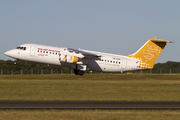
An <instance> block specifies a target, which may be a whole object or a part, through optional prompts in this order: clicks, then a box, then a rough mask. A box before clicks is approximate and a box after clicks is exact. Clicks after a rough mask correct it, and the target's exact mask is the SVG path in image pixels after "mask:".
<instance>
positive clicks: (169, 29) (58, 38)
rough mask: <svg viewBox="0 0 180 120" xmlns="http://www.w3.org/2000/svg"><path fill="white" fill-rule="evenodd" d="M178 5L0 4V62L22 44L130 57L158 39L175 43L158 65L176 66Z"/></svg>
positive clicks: (157, 0)
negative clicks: (171, 63) (168, 62)
mask: <svg viewBox="0 0 180 120" xmlns="http://www.w3.org/2000/svg"><path fill="white" fill-rule="evenodd" d="M179 6H180V1H179V0H166V1H165V0H0V43H1V44H0V59H2V60H8V59H10V58H9V57H6V56H5V55H4V52H5V51H7V50H10V49H13V48H15V47H16V46H18V45H20V44H24V43H36V44H43V45H50V46H58V47H71V48H75V49H78V48H82V49H87V50H94V51H101V52H107V53H113V54H120V55H129V54H131V53H134V52H135V51H136V50H137V49H138V48H140V47H141V46H142V45H143V44H144V43H145V42H146V41H147V40H148V39H149V38H153V37H156V38H160V39H165V40H168V41H173V42H174V43H173V44H168V45H167V46H166V48H165V50H164V51H163V52H162V54H161V55H160V57H159V58H158V60H157V62H161V63H162V62H166V61H178V62H180V55H178V54H177V52H178V51H179V50H180V48H179V45H180V40H179V38H180V37H179V36H180V34H179V33H180V15H179V11H180V7H179ZM157 62H156V63H157Z"/></svg>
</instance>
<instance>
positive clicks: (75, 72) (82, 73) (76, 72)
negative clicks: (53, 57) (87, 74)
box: [74, 69, 84, 76]
mask: <svg viewBox="0 0 180 120" xmlns="http://www.w3.org/2000/svg"><path fill="white" fill-rule="evenodd" d="M74 74H75V75H80V76H82V75H84V71H81V70H76V69H74Z"/></svg>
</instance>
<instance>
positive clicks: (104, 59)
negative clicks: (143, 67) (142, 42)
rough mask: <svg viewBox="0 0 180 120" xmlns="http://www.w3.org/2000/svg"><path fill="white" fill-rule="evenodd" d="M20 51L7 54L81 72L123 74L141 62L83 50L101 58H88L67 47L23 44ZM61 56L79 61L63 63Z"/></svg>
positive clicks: (134, 68)
mask: <svg viewBox="0 0 180 120" xmlns="http://www.w3.org/2000/svg"><path fill="white" fill-rule="evenodd" d="M20 47H22V48H20V49H13V50H10V51H7V52H6V53H5V54H6V55H7V56H10V57H12V58H14V59H19V60H24V61H31V62H38V63H45V64H53V65H61V66H63V67H71V68H73V69H79V70H83V71H86V70H93V71H102V72H122V71H129V70H136V68H138V66H139V62H140V60H138V59H134V58H130V57H127V56H122V55H115V54H108V53H102V52H95V51H88V50H83V51H85V52H88V53H93V54H97V55H99V56H100V57H98V58H95V57H89V58H88V57H87V56H84V55H83V54H81V53H80V52H75V51H69V50H68V48H65V47H52V46H45V45H37V44H23V45H20ZM60 55H68V56H76V57H78V58H79V60H78V61H77V62H75V63H68V62H63V61H61V59H60Z"/></svg>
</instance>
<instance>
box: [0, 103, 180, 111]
mask: <svg viewBox="0 0 180 120" xmlns="http://www.w3.org/2000/svg"><path fill="white" fill-rule="evenodd" d="M0 110H180V102H149V101H144V102H135V101H128V102H127V101H0Z"/></svg>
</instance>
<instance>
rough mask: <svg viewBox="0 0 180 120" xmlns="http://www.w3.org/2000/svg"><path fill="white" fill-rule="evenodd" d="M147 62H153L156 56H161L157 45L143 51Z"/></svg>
mask: <svg viewBox="0 0 180 120" xmlns="http://www.w3.org/2000/svg"><path fill="white" fill-rule="evenodd" d="M143 54H144V56H143V57H144V59H145V62H148V61H150V60H152V59H153V58H154V57H155V54H157V55H158V56H159V54H160V52H159V50H158V47H156V46H155V45H148V49H146V50H144V51H143Z"/></svg>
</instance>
